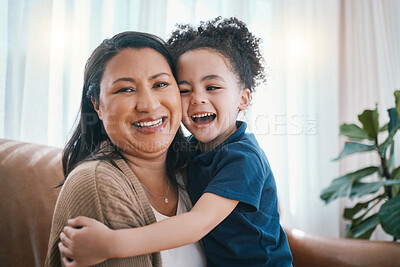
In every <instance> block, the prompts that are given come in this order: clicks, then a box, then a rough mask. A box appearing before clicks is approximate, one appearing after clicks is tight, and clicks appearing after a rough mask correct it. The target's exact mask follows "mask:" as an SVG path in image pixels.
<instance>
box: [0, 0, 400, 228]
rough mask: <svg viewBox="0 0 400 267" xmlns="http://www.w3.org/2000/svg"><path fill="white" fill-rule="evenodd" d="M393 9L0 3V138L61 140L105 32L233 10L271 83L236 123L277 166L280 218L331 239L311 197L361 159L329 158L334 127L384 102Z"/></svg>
mask: <svg viewBox="0 0 400 267" xmlns="http://www.w3.org/2000/svg"><path fill="white" fill-rule="evenodd" d="M399 14H400V10H399V2H398V1H397V0H365V1H356V0H346V1H344V0H342V1H341V0H324V1H318V0H118V1H117V0H115V1H113V0H0V60H1V61H0V62H1V63H2V64H0V137H1V138H10V139H17V140H22V141H27V142H35V143H42V144H48V145H53V146H59V147H62V146H63V145H64V144H65V142H66V140H67V137H68V133H69V131H70V130H71V128H72V125H73V123H74V120H75V117H76V114H77V112H78V110H79V102H80V94H81V90H82V80H83V69H84V64H85V61H86V59H87V58H88V56H89V55H90V53H91V51H92V50H93V49H94V48H95V47H96V46H97V45H98V44H99V43H100V42H101V41H102V40H103V39H104V38H107V37H111V36H113V35H114V34H116V33H118V32H121V31H125V30H137V31H146V32H149V33H153V34H156V35H159V36H160V37H162V38H167V37H168V36H169V33H170V32H171V30H172V29H174V25H175V24H176V23H192V24H197V23H198V22H199V21H200V20H207V19H211V18H214V17H216V16H218V15H221V16H223V17H229V16H237V17H238V18H239V19H241V20H243V21H245V22H246V23H247V24H248V26H249V28H250V30H251V31H253V32H254V33H255V34H256V35H257V36H259V37H261V38H262V40H263V47H264V53H265V57H266V68H267V80H268V81H267V84H266V85H264V86H260V88H258V91H257V93H256V94H255V95H254V97H253V100H254V101H253V102H254V104H253V106H252V108H251V110H250V111H249V112H247V113H246V114H245V119H246V120H247V121H248V122H249V128H250V130H251V131H252V132H254V133H255V134H256V135H257V138H258V140H259V142H260V144H261V146H262V147H263V149H264V150H265V152H266V154H267V156H268V158H269V160H270V163H271V166H272V169H273V171H274V173H275V178H276V181H277V185H278V192H279V199H280V206H281V211H282V223H283V224H284V225H285V226H287V227H291V228H298V229H301V230H304V231H307V232H311V233H316V234H323V235H327V236H339V235H340V229H342V225H343V224H342V222H341V219H340V218H341V212H340V211H339V202H335V203H331V204H329V205H328V206H326V205H324V204H323V203H322V201H321V200H320V199H319V194H320V192H321V190H322V189H323V188H324V187H326V186H327V185H328V184H329V182H330V181H331V180H332V179H333V178H334V177H337V176H338V175H339V174H341V173H343V172H344V171H346V170H348V169H352V167H351V166H353V164H359V163H360V161H358V162H357V163H351V164H350V165H345V162H344V163H342V162H341V163H340V165H339V164H338V163H332V162H331V159H332V158H334V157H335V156H337V154H338V152H339V149H340V145H341V144H342V143H340V142H339V138H338V126H339V124H340V123H343V122H353V121H354V120H355V118H356V115H357V114H358V113H359V112H360V111H361V110H362V109H364V108H366V107H371V108H373V105H374V103H375V102H379V103H380V110H381V114H382V117H383V116H384V114H385V109H386V108H388V107H391V106H393V105H392V104H393V102H392V91H393V90H394V88H396V87H400V84H399V77H400V69H399V53H400V47H399V34H400V26H399V18H400V16H399ZM346 164H347V163H346ZM339 166H340V168H339ZM346 166H349V167H348V168H347V167H346Z"/></svg>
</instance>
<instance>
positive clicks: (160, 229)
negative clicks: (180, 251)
mask: <svg viewBox="0 0 400 267" xmlns="http://www.w3.org/2000/svg"><path fill="white" fill-rule="evenodd" d="M237 204H238V201H235V200H231V199H227V198H224V197H221V196H218V195H215V194H212V193H205V194H203V195H202V196H201V198H200V199H199V200H198V201H197V203H196V205H195V206H194V207H193V209H192V210H191V211H190V212H187V213H184V214H181V215H177V216H174V217H171V218H168V219H166V220H163V221H160V222H157V223H154V224H151V225H147V226H144V227H140V228H131V229H120V230H115V231H113V230H110V229H108V228H105V227H104V225H102V224H101V223H99V222H94V221H92V220H87V218H83V217H79V218H77V219H75V220H72V221H71V222H70V224H71V226H74V227H81V228H73V227H66V228H65V229H64V234H63V235H62V242H63V245H61V247H60V250H61V252H62V253H63V254H64V255H65V256H68V257H71V258H76V257H79V259H80V262H81V263H85V264H92V262H91V261H90V260H94V259H93V255H96V257H99V258H124V257H132V256H136V255H141V254H147V253H152V252H156V251H161V250H166V249H171V248H175V247H179V246H184V245H187V244H191V243H194V242H196V241H198V240H200V239H201V238H202V237H204V236H205V235H206V234H207V233H208V232H210V231H211V230H212V229H213V228H214V227H216V226H217V225H218V224H219V223H220V222H222V221H223V220H224V219H225V218H226V217H227V216H228V215H229V214H230V213H231V212H232V211H233V209H234V208H235V207H236V205H237ZM82 252H84V253H82ZM99 252H100V253H99ZM97 253H99V254H97ZM83 254H85V255H86V256H85V255H83ZM89 258H90V259H89ZM66 265H67V266H71V267H72V266H80V265H74V263H71V264H68V263H67V264H66Z"/></svg>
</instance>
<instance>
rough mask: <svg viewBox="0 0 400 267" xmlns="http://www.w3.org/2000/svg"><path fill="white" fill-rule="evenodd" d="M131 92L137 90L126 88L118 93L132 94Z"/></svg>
mask: <svg viewBox="0 0 400 267" xmlns="http://www.w3.org/2000/svg"><path fill="white" fill-rule="evenodd" d="M131 92H135V88H133V87H124V88H121V89H119V90H118V91H117V93H131Z"/></svg>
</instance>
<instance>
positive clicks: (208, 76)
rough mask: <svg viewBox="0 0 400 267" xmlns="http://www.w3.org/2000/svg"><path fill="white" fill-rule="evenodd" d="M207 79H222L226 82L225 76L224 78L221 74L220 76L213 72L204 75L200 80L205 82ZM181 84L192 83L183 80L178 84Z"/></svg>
mask: <svg viewBox="0 0 400 267" xmlns="http://www.w3.org/2000/svg"><path fill="white" fill-rule="evenodd" d="M207 80H220V81H223V82H225V80H224V78H222V77H221V76H218V75H214V74H212V75H206V76H204V77H203V78H201V80H200V81H202V82H204V81H207ZM181 84H188V85H190V83H189V82H188V81H186V80H183V81H179V82H178V85H181Z"/></svg>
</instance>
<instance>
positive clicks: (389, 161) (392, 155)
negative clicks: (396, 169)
mask: <svg viewBox="0 0 400 267" xmlns="http://www.w3.org/2000/svg"><path fill="white" fill-rule="evenodd" d="M393 158H394V144H392V145H391V146H390V151H389V160H388V168H389V169H391V168H392V164H393Z"/></svg>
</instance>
